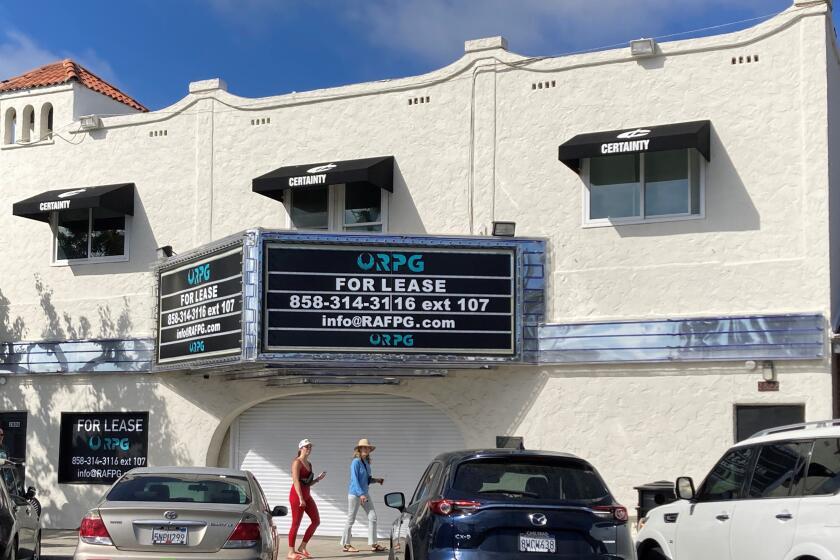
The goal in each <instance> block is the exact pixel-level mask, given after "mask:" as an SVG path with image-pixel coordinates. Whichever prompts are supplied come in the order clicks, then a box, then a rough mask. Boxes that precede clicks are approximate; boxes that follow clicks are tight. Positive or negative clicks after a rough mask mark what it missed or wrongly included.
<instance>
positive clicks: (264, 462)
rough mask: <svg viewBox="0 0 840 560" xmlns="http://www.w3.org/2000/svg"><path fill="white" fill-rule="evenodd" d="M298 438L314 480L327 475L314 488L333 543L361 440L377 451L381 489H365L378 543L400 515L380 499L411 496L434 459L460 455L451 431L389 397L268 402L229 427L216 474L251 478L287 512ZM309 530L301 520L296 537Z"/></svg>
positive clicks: (443, 418) (284, 526) (432, 413)
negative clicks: (306, 447)
mask: <svg viewBox="0 0 840 560" xmlns="http://www.w3.org/2000/svg"><path fill="white" fill-rule="evenodd" d="M303 438H309V439H310V440H311V441H312V443H313V452H312V465H313V468H314V470H315V471H316V474H317V473H318V472H320V471H327V473H328V474H327V476H326V478H325V479H324V480H323V481H321V482H320V483H318V485H317V486H313V487H312V495H313V498H314V499H315V500H316V502H317V504H318V509H319V510H320V516H321V526H320V527H319V528H318V533H317V534H318V535H321V536H338V535H340V534H341V532H342V530H343V527H344V520H345V518H346V513H347V507H348V506H347V484H348V481H349V468H350V463H351V461H352V455H353V448H354V446H355V445H356V443H357V442H358V441H359V440H360V439H361V438H368V439H369V440H370V441H371V443H373V444H374V445H376V451H375V452H374V454H373V460H372V465H371V466H372V471H373V476H375V477H383V478H384V479H385V484H384V485H382V486H379V485H378V484H377V485H374V486H372V487H371V493H372V498H373V500H374V503H375V504H376V506H375V507H376V514H377V516H378V518H379V522H378V529H379V533H380V537H385V536H386V535H387V534H388V532H389V530H390V527H391V524H392V522H393V521H394V519H396V516H397V515H398V512H397V511H396V510H393V509H390V508H386V507H384V506H383V505H382V498H383V496H384V495H385V493H387V492H404V493H406V494H408V495H410V494H411V492H412V491H413V490H414V488H415V487H416V486H417V482H418V481H419V480H420V477H421V475H422V474H423V471H424V470H425V469H426V466H427V465H428V464H429V463H430V462H431V460H432V459H433V458H434V457H435V456H436V455H438V454H439V453H443V452H446V451H452V450H455V449H463V448H464V437H463V435H462V433H461V430H460V429H459V428H458V426H457V425H456V423H455V422H454V421H453V420H452V419H451V418H450V417H449V416H448V415H447V414H446V413H444V412H443V411H441V410H439V409H437V408H435V407H434V406H432V405H430V404H428V403H425V402H422V401H419V400H415V399H411V398H406V397H402V396H395V395H387V394H365V393H335V394H323V393H322V394H311V395H296V396H290V397H284V398H279V399H273V400H269V401H265V402H263V403H260V404H258V405H256V406H254V407H252V408H250V409H248V410H246V411H245V412H243V413H242V414H241V415H240V416H239V418H238V419H237V420H235V421H234V422H233V424H232V425H231V427H230V463H229V465H223V464H220V465H218V466H220V467H227V466H231V467H233V468H240V469H244V470H248V471H251V472H252V473H254V475H255V476H256V477H257V480H258V481H259V483H260V485H261V486H262V488H263V490H264V491H265V494H266V497H267V498H268V502H269V505H271V506H272V507H273V506H275V505H288V500H289V489H290V487H291V473H290V471H291V464H292V460H293V459H294V457H295V454H296V452H297V445H298V442H299V441H300V440H301V439H303ZM409 497H410V496H409ZM289 522H290V518H288V517H282V518H276V519H275V523H277V526H278V531H280V532H281V533H282V532H284V531H288V528H289ZM365 522H366V520H365V519H364V516H363V515H360V516H359V517H358V518H357V521H356V524H355V526H354V527H353V534H354V536H357V537H361V536H363V535H366V534H367V526H366V525H365ZM307 523H308V521H307V520H304V523H303V526H302V527H301V534H302V531H303V530H305V528H306V524H307Z"/></svg>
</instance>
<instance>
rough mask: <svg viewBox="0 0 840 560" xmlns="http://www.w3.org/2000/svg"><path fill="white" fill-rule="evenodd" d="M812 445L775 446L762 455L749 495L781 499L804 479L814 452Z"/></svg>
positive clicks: (764, 451) (764, 448)
mask: <svg viewBox="0 0 840 560" xmlns="http://www.w3.org/2000/svg"><path fill="white" fill-rule="evenodd" d="M811 445H812V443H811V442H798V443H774V444H771V445H764V446H762V447H761V449H760V450H759V452H758V458H757V459H756V462H755V468H754V469H753V473H752V480H751V481H750V486H749V490H748V491H747V496H748V497H750V498H781V497H785V496H789V495H790V493H791V488H793V487H794V486H795V485H796V483H797V482H798V481H799V480H800V479H801V478H802V476H801V474H802V473H803V472H804V471H805V465H807V464H808V455H809V453H810V452H811Z"/></svg>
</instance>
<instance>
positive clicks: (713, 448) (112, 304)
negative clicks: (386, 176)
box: [0, 2, 838, 527]
mask: <svg viewBox="0 0 840 560" xmlns="http://www.w3.org/2000/svg"><path fill="white" fill-rule="evenodd" d="M827 12H828V8H827V5H826V4H825V3H824V2H802V3H799V4H794V5H793V6H792V7H791V9H789V10H788V11H786V12H784V13H782V14H780V15H778V16H776V17H775V18H772V19H770V20H768V21H766V22H764V23H762V24H760V25H758V26H756V27H753V28H750V29H747V30H745V31H740V32H737V33H733V34H728V35H720V36H715V37H709V38H702V39H692V40H687V41H679V42H673V43H665V44H661V45H659V48H660V50H661V55H660V56H656V57H653V58H649V59H634V58H632V57H631V56H630V55H629V51H628V49H619V50H612V51H605V52H598V53H591V54H583V55H575V56H568V57H560V58H547V59H528V58H525V57H522V56H519V55H516V54H513V53H512V52H509V51H507V50H504V49H502V48H499V47H493V43H492V42H489V43H487V44H483V43H482V45H483V46H485V47H487V46H489V47H490V48H487V49H485V50H474V49H468V52H466V53H465V54H464V56H463V57H462V58H461V59H459V60H458V61H456V62H454V63H453V64H451V65H449V66H447V67H445V68H442V69H440V70H437V71H435V72H432V73H430V74H427V75H423V76H417V77H411V78H405V79H398V80H388V81H383V82H375V83H367V84H359V85H351V86H346V87H341V88H335V89H330V90H318V91H312V92H306V93H294V94H288V95H281V96H276V97H269V98H260V99H246V98H241V97H237V96H235V95H232V94H230V93H228V92H227V91H225V89H224V87H223V84H222V83H221V82H217V81H213V80H210V81H207V82H202V83H198V84H193V87H191V93H189V94H188V95H187V96H186V97H185V98H184V99H182V100H181V101H179V102H177V103H176V104H174V105H172V106H170V107H167V108H164V109H161V110H159V111H153V112H150V113H146V114H132V115H124V116H107V117H103V119H102V120H103V123H104V126H103V128H101V129H100V130H97V131H94V132H91V133H83V132H76V129H77V128H78V123H75V122H74V121H75V120H76V119H77V118H78V117H79V116H80V114H85V113H86V112H87V111H82V109H84V107H82V108H81V109H80V106H79V104H78V103H79V102H78V99H77V98H76V97H75V96H77V95H79V92H77V91H75V90H74V89H73V88H47V89H45V90H36V91H33V92H25V93H16V94H14V95H12V94H7V95H2V96H0V115H3V114H5V109H6V108H7V107H8V106H15V107H17V106H21V107H22V106H24V105H25V104H26V103H27V102H29V101H31V102H32V103H35V104H36V105H37V104H40V103H42V102H43V101H50V102H51V103H53V105H54V107H55V120H56V127H55V128H56V130H57V137H56V138H55V139H53V140H51V141H46V142H41V143H38V144H34V145H31V146H25V147H18V146H13V147H7V146H2V147H0V197H2V200H3V204H4V206H5V208H6V210H5V211H3V212H0V232H2V234H1V235H2V240H3V243H0V258H1V259H2V261H3V262H4V263H6V264H5V266H4V267H3V274H2V277H0V341H11V340H41V339H50V340H64V339H84V338H102V337H121V338H127V337H149V336H152V335H153V334H154V318H153V313H154V278H153V275H152V272H151V270H152V267H153V266H154V264H155V259H156V255H155V249H156V247H159V246H163V245H172V246H173V247H174V249H175V251H176V252H183V251H186V250H189V249H192V248H195V247H197V246H199V245H201V244H203V243H206V242H209V241H211V240H214V239H219V238H221V237H224V236H226V235H228V234H231V233H234V232H237V231H240V230H243V229H246V228H251V227H258V226H260V227H266V228H285V227H288V226H289V219H288V214H287V211H286V209H285V208H284V206H283V205H282V204H281V203H279V202H276V201H273V200H270V199H268V198H265V197H262V196H260V195H257V194H254V193H252V192H251V179H252V178H254V177H257V176H259V175H262V174H264V173H266V172H268V171H271V170H273V169H275V168H277V167H280V166H283V165H293V164H302V163H308V162H322V161H329V160H343V159H353V158H362V157H373V156H382V155H393V156H394V157H395V160H396V170H395V188H394V193H393V194H392V195H391V196H390V201H389V219H388V222H389V231H390V232H395V233H430V234H447V235H469V234H476V235H484V234H488V232H489V229H490V226H491V223H492V221H493V220H512V221H515V222H516V223H517V234H518V235H523V236H538V237H545V238H547V239H548V246H549V268H550V278H549V283H548V284H549V288H548V294H547V302H548V315H547V316H548V321H550V322H572V321H581V320H586V321H591V320H620V319H640V318H642V319H644V318H667V317H685V316H719V315H736V314H750V313H756V314H766V313H786V312H791V313H801V312H819V313H823V314H824V315H825V316H826V317H829V315H830V311H831V307H832V305H831V302H832V290H831V283H832V277H831V275H830V273H829V267H830V258H829V257H830V253H831V252H834V253H836V247H835V245H831V244H830V240H829V225H828V224H829V186H830V185H833V184H834V183H835V182H836V176H837V174H836V172H835V168H836V165H832V166H831V167H829V161H828V153H829V147H830V145H829V142H830V141H831V142H832V143H834V142H836V130H832V131H831V133H829V124H831V123H833V122H834V120H836V103H837V101H836V99H832V104H829V95H830V94H831V93H832V92H834V95H833V97H835V98H836V89H837V79H838V71H837V69H836V65H837V54H836V47H835V45H834V42H833V41H834V39H833V33H831V32H830V19H828V13H827ZM472 45H473V46H474V45H475V44H472ZM747 56H750V57H752V58H753V60H755V61H754V62H751V63H746V62H744V63H740V62H738V61H739V60H740V59H741V58H742V57H743V58H744V59H745V58H746V57H747ZM756 57H757V58H756ZM733 60H735V63H733ZM827 68H830V71H829V70H827ZM829 77H830V80H829ZM539 82H542V83H546V82H549V83H552V82H554V83H556V85H555V86H553V87H547V88H546V87H544V88H536V89H535V88H534V84H536V83H539ZM829 82H830V83H831V85H829ZM27 96H28V97H27ZM421 96H422V97H424V98H426V97H428V99H429V101H428V102H427V103H423V104H414V103H412V104H409V99H414V98H418V97H421ZM91 108H92V109H95V111H93V110H92V111H90V112H97V111H103V110H105V109H106V108H100V107H95V106H93V105H91ZM36 109H37V107H36ZM111 112H114V111H111ZM263 118H266V119H270V123H267V124H260V125H253V124H252V121H253V120H254V119H263ZM700 119H709V120H711V122H712V145H711V162H710V163H709V164H708V165H707V167H706V182H705V185H706V188H705V199H704V200H705V213H704V215H703V216H702V217H701V218H699V219H691V220H683V221H671V222H662V223H646V224H640V225H625V226H610V227H584V225H583V208H582V204H583V202H582V200H583V189H584V185H583V182H582V180H581V177H580V176H578V175H577V174H575V173H573V172H572V171H570V170H569V169H568V168H566V166H564V165H563V164H562V163H561V162H559V161H558V160H557V146H558V145H559V144H561V143H563V142H564V141H566V140H568V139H569V138H571V137H572V136H574V135H575V134H579V133H585V132H595V131H601V130H612V129H622V128H627V129H630V128H635V127H639V126H648V125H656V124H667V123H673V122H683V121H692V120H700ZM835 124H836V123H835ZM0 126H2V124H0ZM834 128H836V127H834ZM159 131H166V134H165V135H163V134H155V132H159ZM0 137H2V135H0ZM830 139H831V140H830ZM830 170H831V173H830ZM122 182H133V183H135V184H136V200H135V213H134V216H133V217H132V218H131V219H130V226H129V227H130V249H129V259H128V260H127V261H126V262H117V263H108V264H84V265H74V266H53V265H51V259H50V251H51V234H50V231H49V227H48V226H47V225H45V224H44V223H41V222H36V221H33V220H26V219H23V218H18V217H14V216H12V214H11V204H12V203H13V202H15V201H18V200H22V199H24V198H27V197H29V196H33V195H35V194H37V193H39V192H42V191H45V190H50V189H57V188H65V187H66V188H78V187H86V186H95V185H105V184H111V183H122ZM835 187H836V185H835ZM835 190H836V188H835ZM835 198H836V197H835ZM831 206H832V209H835V210H836V204H832V205H831ZM835 221H836V220H835ZM835 237H836V236H835ZM835 260H836V259H835ZM834 284H835V285H836V274H835V281H834ZM826 326H827V327H828V325H826ZM826 353H827V354H828V350H826ZM776 371H777V372H778V376H779V380H780V391H779V392H777V393H758V392H757V390H756V382H757V381H758V380H760V378H761V374H760V372H755V371H747V370H745V369H744V367H743V363H712V364H698V365H692V364H668V365H655V364H653V365H614V366H597V367H592V366H585V365H580V366H573V367H572V366H569V367H542V368H538V367H505V368H499V369H495V370H490V371H461V372H456V371H451V372H450V374H449V375H448V376H447V377H445V378H442V379H427V380H419V379H418V380H409V381H404V382H403V383H402V384H401V385H399V386H397V387H391V388H383V389H379V390H381V391H383V392H393V393H396V394H400V395H403V396H407V397H412V398H416V399H419V400H423V401H426V402H429V403H430V404H432V405H434V406H436V407H438V408H439V409H440V410H441V411H442V413H445V414H449V415H450V416H451V417H452V419H453V420H454V421H455V422H456V424H457V425H458V426H459V427H460V428H461V429H462V431H463V433H464V436H465V440H466V442H467V444H468V445H471V446H476V447H485V446H491V445H493V444H494V443H495V439H494V438H495V436H496V435H503V434H508V435H521V436H524V437H525V442H526V445H527V446H528V447H530V448H542V449H550V450H558V451H568V452H572V453H577V454H579V455H581V456H582V457H585V458H587V459H589V460H591V461H592V462H593V463H594V464H595V465H596V467H597V468H598V469H599V470H600V471H601V473H602V474H603V475H604V477H605V479H606V480H607V482H608V484H609V485H610V487H611V488H612V489H613V491H614V493H615V494H616V496H617V497H618V499H619V501H621V502H622V503H624V504H625V505H627V506H634V505H635V502H636V497H635V492H634V491H633V490H632V487H633V486H634V485H637V484H641V483H646V482H650V481H653V480H658V479H662V478H665V479H673V478H674V477H675V476H677V475H682V474H687V475H693V476H695V477H702V476H703V475H704V474H705V472H706V471H707V469H708V468H709V467H710V466H711V465H712V464H713V463H714V461H715V460H716V459H717V458H718V456H719V455H720V454H721V453H722V452H723V451H724V450H725V449H726V448H727V447H728V446H729V445H730V444H731V443H732V441H733V437H734V436H733V433H734V419H733V411H734V405H735V404H736V403H738V404H742V403H743V404H753V403H762V404H767V403H788V404H805V405H806V417H807V419H808V420H815V419H822V418H827V417H829V416H830V415H831V413H832V410H831V407H832V400H831V394H832V387H831V375H830V359H829V358H826V359H825V360H824V361H814V362H797V363H785V362H780V363H777V364H776ZM342 390H346V391H354V390H357V391H360V390H363V389H352V388H349V389H342ZM364 390H365V391H370V388H367V389H364ZM306 391H309V392H311V391H317V390H316V389H307V390H306ZM291 394H293V393H292V390H291V389H288V388H285V389H284V388H278V387H267V386H266V385H265V383H263V382H259V381H223V380H221V379H220V378H216V377H212V378H210V379H203V377H202V376H201V375H186V374H178V373H171V374H166V375H158V374H149V375H137V374H131V375H110V374H102V375H97V376H85V375H80V376H73V377H65V376H59V375H56V376H38V377H34V376H29V377H27V376H22V377H15V376H12V377H10V378H9V381H8V383H7V384H6V385H5V386H3V387H2V389H0V399H2V409H3V410H27V411H28V412H29V428H28V434H29V435H28V438H29V439H28V461H29V464H28V467H27V474H28V476H29V477H30V478H31V479H32V480H31V482H32V483H33V485H35V486H36V487H38V489H39V490H40V492H41V497H42V501H43V503H44V506H45V510H44V511H45V513H44V516H45V517H44V526H47V527H75V526H77V525H78V522H79V519H80V517H81V516H82V515H83V513H84V511H85V510H86V508H87V507H89V506H90V505H92V504H93V503H95V501H96V499H97V498H98V497H99V496H100V495H101V494H102V493H103V492H104V490H105V487H101V486H73V485H58V484H57V483H56V468H57V462H58V418H59V417H60V413H61V412H62V411H92V410H138V409H139V410H149V411H150V415H151V419H152V422H153V425H154V426H155V429H156V430H157V431H158V433H157V434H153V435H152V436H151V437H150V441H149V444H150V451H149V462H150V464H157V465H161V464H167V463H177V464H199V465H202V464H207V465H215V464H216V463H217V462H218V460H219V457H220V454H221V456H222V457H225V456H226V450H224V449H222V448H223V445H224V441H225V435H226V433H227V429H228V427H229V425H230V423H231V422H232V421H233V420H234V419H235V418H236V417H237V416H238V415H239V414H241V412H243V411H244V410H247V409H248V408H249V407H251V406H253V405H254V404H257V403H258V402H261V401H264V400H267V399H272V398H281V397H283V396H288V395H291Z"/></svg>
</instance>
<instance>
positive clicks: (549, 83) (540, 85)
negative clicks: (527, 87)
mask: <svg viewBox="0 0 840 560" xmlns="http://www.w3.org/2000/svg"><path fill="white" fill-rule="evenodd" d="M553 87H557V80H551V81H545V82H534V83H533V84H531V89H532V90H535V89H549V88H553Z"/></svg>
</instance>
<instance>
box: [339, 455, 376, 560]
mask: <svg viewBox="0 0 840 560" xmlns="http://www.w3.org/2000/svg"><path fill="white" fill-rule="evenodd" d="M374 449H376V447H375V446H373V445H371V443H370V442H369V441H368V440H367V439H360V440H359V443H358V444H356V447H355V449H354V450H353V462H352V463H350V489H349V492H348V496H347V503H348V511H347V522H346V523H345V524H344V534H343V535H342V537H341V550H342V551H343V552H359V549H357V548H355V547H354V546H353V545H352V544H350V539H351V538H352V536H353V523H355V522H356V513H357V512H358V511H359V506H362V509H364V510H365V513H367V516H368V545H369V546H370V549H371V550H372V551H373V552H383V551H384V550H385V547H384V546H382V545H380V544H379V543H378V542H376V511H374V509H373V501H372V500H371V499H370V493H369V490H368V488H369V486H370V484H371V483H373V482H378V483H379V484H382V483H384V482H385V479H384V478H373V477H372V476H371V474H370V473H371V471H370V454H371V453H373V450H374Z"/></svg>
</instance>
